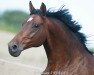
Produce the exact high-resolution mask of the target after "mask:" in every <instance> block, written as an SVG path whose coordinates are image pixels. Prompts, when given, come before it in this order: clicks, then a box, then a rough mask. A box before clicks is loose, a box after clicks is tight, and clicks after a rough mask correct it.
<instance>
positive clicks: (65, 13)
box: [30, 7, 93, 54]
mask: <svg viewBox="0 0 94 75" xmlns="http://www.w3.org/2000/svg"><path fill="white" fill-rule="evenodd" d="M40 13H41V11H40V10H39V9H36V10H34V11H33V12H32V13H30V15H32V14H40ZM45 16H46V17H51V18H55V19H58V20H60V21H61V22H63V23H64V24H65V25H66V26H67V27H68V28H69V29H70V30H71V31H72V32H73V33H74V34H75V35H76V36H77V37H78V39H79V41H80V42H81V43H82V45H83V46H84V48H85V49H86V51H88V52H89V53H90V54H93V53H92V52H91V51H89V50H88V48H87V47H86V41H87V39H86V36H85V35H84V34H83V33H81V32H79V30H81V25H79V23H78V22H76V21H75V20H73V19H72V15H71V14H70V13H69V10H68V9H64V7H62V8H60V9H59V10H58V11H55V12H54V11H51V10H47V12H46V15H45Z"/></svg>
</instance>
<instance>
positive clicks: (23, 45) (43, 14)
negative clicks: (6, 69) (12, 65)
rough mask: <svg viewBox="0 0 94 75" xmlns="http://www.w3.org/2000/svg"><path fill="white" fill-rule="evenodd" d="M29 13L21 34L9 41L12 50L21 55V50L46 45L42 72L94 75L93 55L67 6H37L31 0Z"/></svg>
mask: <svg viewBox="0 0 94 75" xmlns="http://www.w3.org/2000/svg"><path fill="white" fill-rule="evenodd" d="M29 9H30V15H29V17H28V18H27V19H26V20H25V21H24V22H23V23H22V28H21V30H20V31H19V32H18V34H17V35H16V36H15V37H14V38H13V39H12V40H11V41H10V42H9V43H8V48H9V53H10V55H12V56H14V57H18V56H19V55H20V54H21V52H22V51H24V50H26V49H28V48H31V47H39V46H41V45H43V46H44V49H45V52H46V55H47V59H48V63H47V67H46V69H45V70H44V71H43V73H42V75H94V56H93V55H92V53H91V52H90V51H89V50H88V48H87V47H86V41H87V40H86V37H85V35H84V34H83V33H81V32H79V30H80V29H81V26H80V25H79V24H78V22H76V21H74V20H73V19H72V16H71V14H70V13H69V11H68V9H65V8H61V9H59V10H58V11H50V10H47V9H46V5H45V4H44V3H42V4H41V6H40V9H35V8H34V6H33V4H32V2H31V1H30V2H29Z"/></svg>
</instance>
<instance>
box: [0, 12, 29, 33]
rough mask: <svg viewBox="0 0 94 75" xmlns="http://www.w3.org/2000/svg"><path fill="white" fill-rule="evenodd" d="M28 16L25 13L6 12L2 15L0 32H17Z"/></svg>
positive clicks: (0, 16) (0, 17)
mask: <svg viewBox="0 0 94 75" xmlns="http://www.w3.org/2000/svg"><path fill="white" fill-rule="evenodd" d="M27 16H28V14H27V13H26V12H23V11H5V12H4V13H3V14H1V15H0V30H5V31H9V32H17V31H19V29H20V28H21V24H22V22H23V21H24V20H25V19H26V17H27Z"/></svg>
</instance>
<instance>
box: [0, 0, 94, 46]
mask: <svg viewBox="0 0 94 75" xmlns="http://www.w3.org/2000/svg"><path fill="white" fill-rule="evenodd" d="M29 1H30V0H0V12H4V11H6V10H22V11H25V12H28V13H29V8H28V2H29ZM31 1H32V3H33V5H34V6H35V8H40V5H41V3H42V2H44V3H45V5H46V7H47V9H49V8H51V9H53V10H56V9H59V8H60V7H61V6H62V5H65V8H68V9H69V12H70V13H71V14H72V16H73V19H74V20H76V21H77V22H78V23H79V24H81V26H82V30H81V31H80V32H82V33H84V34H85V35H86V37H87V40H88V42H87V46H88V47H94V0H31Z"/></svg>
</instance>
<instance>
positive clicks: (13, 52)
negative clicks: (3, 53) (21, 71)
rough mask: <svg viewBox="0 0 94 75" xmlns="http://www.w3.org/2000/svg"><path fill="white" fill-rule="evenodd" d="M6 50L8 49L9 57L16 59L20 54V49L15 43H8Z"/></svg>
mask: <svg viewBox="0 0 94 75" xmlns="http://www.w3.org/2000/svg"><path fill="white" fill-rule="evenodd" d="M8 49H9V53H10V55H12V56H14V57H18V56H19V55H20V54H21V52H22V48H20V47H19V45H17V44H15V43H9V44H8Z"/></svg>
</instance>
